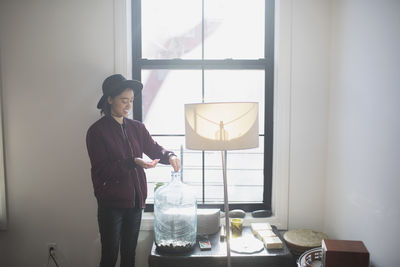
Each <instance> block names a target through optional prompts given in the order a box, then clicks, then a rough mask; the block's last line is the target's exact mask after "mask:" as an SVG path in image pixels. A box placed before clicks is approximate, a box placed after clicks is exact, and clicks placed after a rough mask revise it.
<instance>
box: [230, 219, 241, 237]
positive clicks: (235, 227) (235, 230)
mask: <svg viewBox="0 0 400 267" xmlns="http://www.w3.org/2000/svg"><path fill="white" fill-rule="evenodd" d="M231 228H232V237H239V236H241V235H242V229H243V219H239V218H234V219H232V220H231Z"/></svg>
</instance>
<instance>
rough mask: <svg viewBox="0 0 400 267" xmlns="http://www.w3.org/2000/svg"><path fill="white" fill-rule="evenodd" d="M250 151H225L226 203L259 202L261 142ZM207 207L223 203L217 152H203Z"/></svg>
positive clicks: (260, 191) (218, 154) (221, 175)
mask: <svg viewBox="0 0 400 267" xmlns="http://www.w3.org/2000/svg"><path fill="white" fill-rule="evenodd" d="M259 139H260V146H259V147H258V148H254V149H246V150H235V151H227V161H226V162H227V183H228V200H229V203H252V202H262V201H263V192H264V191H263V188H264V186H263V185H264V174H263V168H264V166H263V164H264V138H263V137H262V136H261V137H259ZM205 168H206V170H205V176H206V182H205V183H206V190H205V195H206V199H207V203H223V201H224V191H223V190H224V189H223V174H222V155H221V152H211V151H207V152H206V155H205Z"/></svg>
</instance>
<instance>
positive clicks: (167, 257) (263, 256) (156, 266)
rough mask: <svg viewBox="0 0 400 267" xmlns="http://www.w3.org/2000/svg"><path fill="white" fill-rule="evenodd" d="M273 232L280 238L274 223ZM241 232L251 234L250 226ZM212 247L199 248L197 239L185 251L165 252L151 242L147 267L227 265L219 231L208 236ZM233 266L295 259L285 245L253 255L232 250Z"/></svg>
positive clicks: (282, 265) (286, 266)
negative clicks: (176, 252)
mask: <svg viewBox="0 0 400 267" xmlns="http://www.w3.org/2000/svg"><path fill="white" fill-rule="evenodd" d="M273 231H274V232H275V234H276V235H277V236H279V238H280V239H281V240H282V241H283V238H282V236H281V235H280V233H279V231H278V230H277V229H276V227H275V226H273ZM243 235H245V236H249V235H251V236H253V233H252V232H251V229H250V228H249V227H244V228H243ZM208 239H209V240H210V241H211V247H212V249H211V250H208V251H207V250H206V251H201V250H200V248H199V244H198V242H197V243H196V245H195V248H194V249H193V250H192V251H191V252H189V253H186V254H166V253H162V252H159V251H158V250H157V249H156V245H155V244H154V242H153V247H152V249H151V254H150V256H149V267H222V266H224V267H226V266H227V257H226V242H225V241H220V238H219V232H218V233H216V234H213V235H209V236H208ZM231 266H232V267H295V266H296V263H295V258H294V257H293V255H292V254H291V253H290V251H289V250H288V248H287V247H286V245H285V244H284V245H283V248H282V249H275V250H267V249H266V248H265V247H264V249H263V250H262V251H260V252H257V253H252V254H239V253H235V252H233V251H232V252H231Z"/></svg>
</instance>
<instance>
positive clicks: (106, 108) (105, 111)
mask: <svg viewBox="0 0 400 267" xmlns="http://www.w3.org/2000/svg"><path fill="white" fill-rule="evenodd" d="M126 89H130V90H132V91H133V92H135V91H134V90H133V89H132V88H130V87H128V88H122V89H120V90H115V91H113V92H111V94H110V95H109V96H110V97H111V98H114V97H116V96H118V95H120V94H121V93H122V92H123V91H125V90H126ZM100 115H107V116H111V105H110V103H108V97H107V99H105V101H104V102H103V105H102V106H101V108H100Z"/></svg>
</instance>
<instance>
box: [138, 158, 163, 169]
mask: <svg viewBox="0 0 400 267" xmlns="http://www.w3.org/2000/svg"><path fill="white" fill-rule="evenodd" d="M159 161H160V160H159V159H155V160H152V161H144V160H143V159H142V158H135V163H136V164H137V165H139V166H141V167H142V168H143V169H150V168H154V167H155V166H156V165H157V163H158V162H159Z"/></svg>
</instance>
